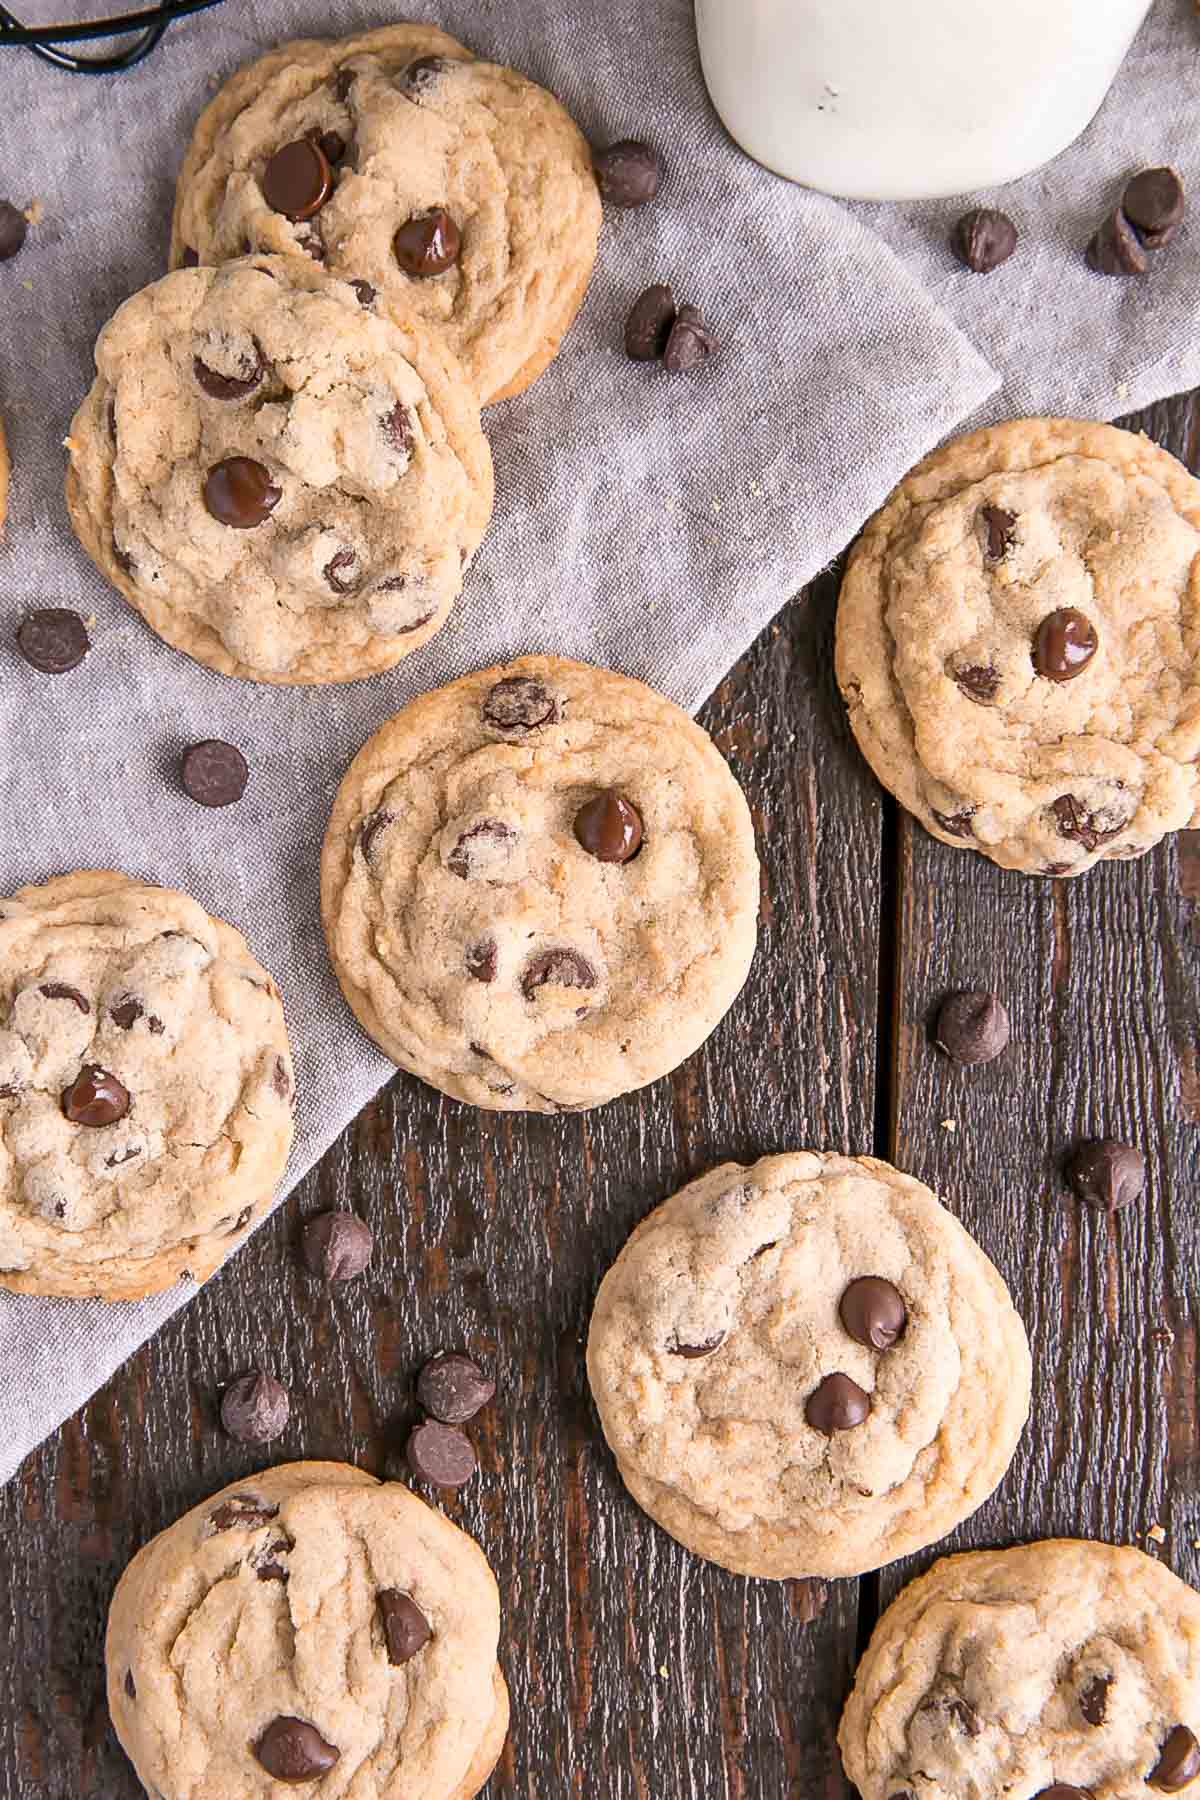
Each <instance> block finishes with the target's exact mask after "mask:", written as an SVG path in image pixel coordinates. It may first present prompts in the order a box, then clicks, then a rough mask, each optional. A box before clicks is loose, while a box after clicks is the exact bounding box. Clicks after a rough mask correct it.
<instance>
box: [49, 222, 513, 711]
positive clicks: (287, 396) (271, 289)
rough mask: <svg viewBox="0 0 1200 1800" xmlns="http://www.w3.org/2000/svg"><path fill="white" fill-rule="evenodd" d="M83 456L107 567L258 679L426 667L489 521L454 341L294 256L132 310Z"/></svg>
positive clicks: (165, 617)
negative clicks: (409, 659)
mask: <svg viewBox="0 0 1200 1800" xmlns="http://www.w3.org/2000/svg"><path fill="white" fill-rule="evenodd" d="M68 443H69V448H70V452H71V463H70V471H69V474H68V478H67V501H68V505H69V507H70V512H71V521H72V524H73V525H74V527H75V531H76V534H77V535H78V537H79V540H80V542H81V543H82V544H83V546H84V548H85V549H86V550H87V552H88V554H89V555H90V556H91V557H92V558H93V560H94V561H95V562H96V563H97V565H98V566H99V568H100V569H101V570H102V571H103V573H104V574H105V575H106V576H107V577H108V579H109V580H110V581H111V582H112V583H113V585H114V586H115V587H117V588H119V589H120V591H121V592H122V594H124V595H125V597H126V599H127V600H129V601H131V602H132V604H133V605H134V606H135V607H136V608H137V610H138V611H139V612H140V613H141V614H142V616H143V618H145V619H146V621H147V623H148V624H150V625H151V626H153V628H154V630H155V631H157V632H158V634H159V636H160V637H163V638H165V639H166V640H167V642H168V643H169V644H173V645H174V646H175V648H176V649H177V650H183V651H186V653H187V654H188V655H189V656H194V657H195V658H196V660H197V661H198V662H202V663H207V664H208V666H209V667H210V668H213V669H218V670H220V671H221V673H222V674H224V675H240V676H242V677H244V678H246V679H247V680H252V681H267V682H326V681H349V680H351V679H353V678H354V677H356V676H361V675H371V674H374V673H375V672H376V671H377V670H379V669H386V668H390V667H391V666H392V664H393V663H397V662H399V661H400V659H401V658H402V657H404V656H408V655H410V654H411V653H412V651H414V650H416V649H418V648H419V647H420V646H421V645H422V644H424V643H425V642H426V641H427V640H428V639H429V638H431V637H432V636H433V634H434V633H435V632H436V631H437V630H438V629H439V627H440V626H441V625H442V624H443V622H444V621H445V618H446V615H447V613H448V612H449V611H450V608H451V606H452V605H453V603H454V601H455V599H456V598H457V596H458V594H459V592H460V590H461V587H462V582H463V571H464V570H465V568H466V567H467V565H468V564H469V563H470V561H471V558H472V557H473V556H474V554H475V551H476V549H477V548H478V546H479V541H480V539H481V538H482V536H483V533H484V531H485V530H486V529H487V524H488V520H489V518H490V517H491V510H492V465H491V458H490V456H489V453H488V448H487V443H486V440H485V439H484V437H483V434H482V433H481V431H480V429H479V412H478V408H477V406H476V403H475V399H474V395H473V393H472V391H471V389H470V387H469V385H468V383H467V381H466V378H465V377H464V375H463V374H462V371H461V370H460V369H458V368H457V367H456V365H455V363H454V360H453V358H452V357H451V356H450V354H449V353H448V351H447V350H446V348H445V346H444V344H443V343H442V341H441V339H440V337H439V336H438V334H437V333H435V332H431V331H429V330H428V329H427V328H426V327H424V326H422V325H421V324H419V323H416V322H412V321H405V320H404V319H402V318H400V317H399V316H398V315H397V314H394V313H393V312H392V311H391V309H390V308H389V307H388V306H387V305H386V304H385V303H384V302H383V301H382V300H376V301H375V302H374V304H373V305H372V306H363V305H362V304H361V303H360V300H359V297H358V295H357V294H356V293H355V291H354V289H353V288H352V287H350V286H348V285H347V284H346V283H344V282H340V281H335V280H333V279H332V277H330V276H328V275H325V274H324V273H323V272H322V271H321V270H320V269H318V268H316V267H315V266H314V265H313V264H312V263H303V262H299V261H297V260H296V259H295V258H290V259H289V258H285V257H275V258H249V259H243V260H242V261H239V262H234V263H230V264H228V265H226V266H225V267H224V268H221V269H186V270H181V271H180V272H179V273H178V274H176V275H168V276H167V277H166V278H165V279H164V280H162V281H156V282H154V283H153V285H152V286H150V287H148V288H144V289H143V290H142V292H141V293H139V294H135V295H134V297H133V298H132V299H131V300H127V301H126V302H125V304H124V305H123V306H122V307H121V308H120V309H119V310H118V312H117V313H116V315H115V316H114V317H113V319H112V320H111V321H110V322H109V324H108V325H106V326H105V328H104V330H103V331H102V332H101V334H100V339H99V342H98V343H97V345H96V381H95V384H94V386H93V388H92V391H91V393H90V394H89V395H88V397H87V399H86V400H85V401H84V403H83V405H82V406H81V407H80V409H79V411H78V413H77V414H76V416H75V419H74V422H73V424H72V426H71V435H70V438H69V440H68Z"/></svg>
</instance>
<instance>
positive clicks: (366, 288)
mask: <svg viewBox="0 0 1200 1800" xmlns="http://www.w3.org/2000/svg"><path fill="white" fill-rule="evenodd" d="M350 286H351V287H352V288H353V289H354V292H355V293H356V294H357V295H358V304H359V305H360V306H374V304H375V302H376V300H377V299H378V298H379V290H378V289H377V288H373V287H372V286H371V284H370V282H369V281H352V282H351V283H350Z"/></svg>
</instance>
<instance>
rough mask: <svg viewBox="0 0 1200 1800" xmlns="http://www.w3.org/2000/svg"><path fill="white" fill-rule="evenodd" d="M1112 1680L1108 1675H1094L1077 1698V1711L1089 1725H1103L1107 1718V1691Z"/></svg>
mask: <svg viewBox="0 0 1200 1800" xmlns="http://www.w3.org/2000/svg"><path fill="white" fill-rule="evenodd" d="M1111 1686H1112V1679H1111V1677H1110V1676H1108V1675H1094V1676H1093V1677H1092V1679H1091V1681H1089V1682H1088V1684H1087V1686H1086V1687H1085V1688H1084V1690H1083V1692H1082V1694H1080V1696H1079V1710H1080V1712H1081V1713H1082V1714H1083V1716H1084V1718H1085V1719H1086V1720H1087V1722H1088V1724H1089V1725H1103V1723H1104V1721H1105V1719H1106V1718H1107V1717H1108V1690H1109V1688H1110V1687H1111Z"/></svg>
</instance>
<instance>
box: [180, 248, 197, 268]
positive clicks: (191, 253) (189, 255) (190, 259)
mask: <svg viewBox="0 0 1200 1800" xmlns="http://www.w3.org/2000/svg"><path fill="white" fill-rule="evenodd" d="M179 261H180V264H181V266H182V267H183V268H185V269H198V268H199V266H200V252H199V251H198V250H193V249H192V246H191V245H190V244H185V245H184V246H183V255H182V256H181V257H180V258H179Z"/></svg>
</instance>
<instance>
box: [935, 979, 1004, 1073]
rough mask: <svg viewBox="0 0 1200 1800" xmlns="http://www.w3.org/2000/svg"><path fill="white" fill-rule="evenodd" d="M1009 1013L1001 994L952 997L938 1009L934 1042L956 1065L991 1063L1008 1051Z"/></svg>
mask: <svg viewBox="0 0 1200 1800" xmlns="http://www.w3.org/2000/svg"><path fill="white" fill-rule="evenodd" d="M1010 1035H1011V1030H1010V1026H1009V1022H1008V1010H1007V1008H1006V1007H1005V1005H1004V1002H1003V1000H1001V999H1000V997H999V996H998V995H997V994H989V993H986V992H983V991H982V990H981V991H977V992H967V993H960V994H949V995H947V997H946V999H945V1000H943V1002H942V1004H941V1006H940V1008H939V1009H938V1016H937V1024H936V1026H935V1028H934V1039H935V1041H936V1043H937V1045H938V1048H939V1049H941V1050H944V1051H945V1052H946V1055H947V1056H949V1057H950V1058H951V1059H952V1060H953V1061H954V1062H957V1063H966V1064H968V1065H974V1064H976V1063H986V1062H991V1061H992V1059H993V1058H994V1057H997V1056H999V1055H1000V1052H1001V1051H1002V1050H1004V1049H1005V1048H1006V1047H1007V1044H1008V1040H1009V1037H1010Z"/></svg>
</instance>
